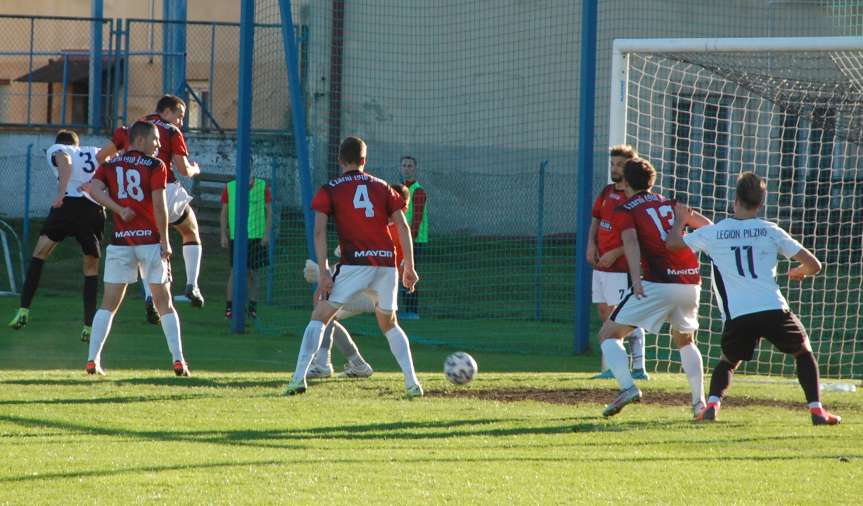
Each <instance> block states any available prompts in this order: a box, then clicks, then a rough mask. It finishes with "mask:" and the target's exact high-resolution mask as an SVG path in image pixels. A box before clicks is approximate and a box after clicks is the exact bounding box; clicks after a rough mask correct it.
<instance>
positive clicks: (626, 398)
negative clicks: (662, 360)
mask: <svg viewBox="0 0 863 506" xmlns="http://www.w3.org/2000/svg"><path fill="white" fill-rule="evenodd" d="M612 325H615V324H614V323H613V322H612ZM603 327H605V326H603ZM612 335H613V334H609V336H608V337H607V338H606V339H603V341H602V344H601V345H600V346H601V348H602V354H603V356H604V357H605V360H606V362H607V363H608V367H609V369H611V372H613V373H614V378H615V379H616V380H617V384H618V385H619V386H620V393H619V394H618V395H617V397H616V398H615V399H614V400H613V401H612V402H611V403H610V404H608V405H607V406H605V409H604V410H603V411H602V416H605V417H609V416H614V415H616V414H618V413H620V411H621V410H622V409H623V408H624V406H626V405H627V404H631V403H633V402H640V401H641V390H639V389H638V387H637V386H635V380H633V379H632V375H631V374H630V372H629V364H628V362H629V359H628V357H627V356H626V349H624V347H623V341H622V340H621V339H620V338H615V337H611V336H612Z"/></svg>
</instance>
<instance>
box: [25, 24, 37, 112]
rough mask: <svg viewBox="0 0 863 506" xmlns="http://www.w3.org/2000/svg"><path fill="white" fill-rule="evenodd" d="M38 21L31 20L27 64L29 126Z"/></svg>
mask: <svg viewBox="0 0 863 506" xmlns="http://www.w3.org/2000/svg"><path fill="white" fill-rule="evenodd" d="M35 23H36V19H35V18H30V58H29V62H28V64H27V125H30V109H31V107H32V105H33V46H34V43H35V40H34V38H35V37H36V26H35Z"/></svg>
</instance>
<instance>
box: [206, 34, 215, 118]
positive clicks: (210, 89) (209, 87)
mask: <svg viewBox="0 0 863 506" xmlns="http://www.w3.org/2000/svg"><path fill="white" fill-rule="evenodd" d="M215 80H216V24H215V23H213V24H211V25H210V80H209V81H207V108H208V109H210V114H212V115H213V116H215V115H216V113H215V111H213V104H214V103H215V102H213V82H214V81H215ZM208 126H209V125H208Z"/></svg>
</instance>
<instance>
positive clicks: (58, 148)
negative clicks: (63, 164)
mask: <svg viewBox="0 0 863 506" xmlns="http://www.w3.org/2000/svg"><path fill="white" fill-rule="evenodd" d="M71 147H72V146H67V145H65V144H54V145H53V146H51V147H50V148H48V150H47V151H45V156H46V157H47V159H48V168H50V169H51V170H52V171H53V172H54V177H60V171H59V170H58V169H57V164H56V163H54V155H56V154H57V153H66V154H67V155H69V158H72V152H71V150H70V149H69V148H71Z"/></svg>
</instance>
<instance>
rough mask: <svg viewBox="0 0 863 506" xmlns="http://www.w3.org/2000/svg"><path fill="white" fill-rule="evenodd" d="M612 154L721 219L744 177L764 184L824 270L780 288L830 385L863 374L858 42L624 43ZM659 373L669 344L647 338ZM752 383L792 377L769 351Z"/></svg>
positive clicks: (708, 348) (709, 304) (708, 297)
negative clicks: (644, 164) (644, 163)
mask: <svg viewBox="0 0 863 506" xmlns="http://www.w3.org/2000/svg"><path fill="white" fill-rule="evenodd" d="M613 54H614V57H613V62H612V73H613V76H612V100H611V115H610V118H609V119H610V142H611V144H615V143H618V142H627V143H629V144H632V145H633V146H635V147H636V149H637V150H638V152H639V153H640V154H641V156H643V157H645V158H647V159H648V160H650V161H651V162H652V163H653V164H654V165H655V167H656V169H657V171H658V172H659V177H658V179H657V187H656V188H655V190H656V191H658V192H661V193H663V194H665V195H666V196H668V197H674V198H677V199H679V200H681V201H683V202H686V203H688V204H689V205H690V206H692V207H693V208H695V209H696V210H699V211H701V212H702V213H704V214H705V215H707V216H708V217H710V218H712V219H713V220H714V221H718V220H720V219H722V218H724V217H726V216H727V215H728V214H729V213H731V212H732V210H731V204H732V203H733V198H734V186H735V182H736V177H737V175H738V174H739V173H740V172H741V171H753V172H755V173H757V174H759V175H761V176H763V177H766V179H767V183H768V192H769V194H768V200H767V204H766V206H765V209H764V212H763V217H764V218H765V219H767V220H770V221H773V222H776V223H778V224H779V225H780V226H781V227H782V228H783V229H785V230H787V231H788V232H789V233H791V235H792V236H794V237H795V238H796V239H797V240H799V241H800V242H801V243H802V244H803V245H804V246H806V247H807V248H809V249H810V250H811V251H813V252H814V253H815V255H816V256H817V257H818V258H820V259H821V261H822V262H823V263H824V270H823V272H822V273H821V274H819V275H818V276H816V277H815V278H814V279H812V280H807V281H805V282H803V283H795V282H789V281H788V279H787V277H786V276H785V273H786V272H787V269H788V265H789V264H788V262H780V267H779V273H778V279H779V282H780V286H781V287H782V291H783V293H784V294H785V296H786V298H787V299H788V302H789V303H790V305H791V308H792V310H793V311H795V312H796V313H797V314H798V315H799V316H800V318H801V319H802V321H803V323H804V325H805V326H806V328H807V330H808V331H809V335H810V338H811V341H812V346H813V349H814V352H815V354H816V357H817V358H818V361H819V363H820V366H821V373H822V374H823V375H825V376H830V377H844V378H848V377H860V375H861V373H863V341H861V339H860V337H861V336H863V315H861V303H863V267H862V266H861V250H863V119H861V118H863V40H861V39H860V38H855V37H822V38H766V39H764V38H762V39H758V38H754V39H676V40H675V39H664V40H632V39H630V40H617V41H615V50H614V53H613ZM705 264H708V260H707V259H706V258H704V257H703V256H702V271H703V274H704V284H703V289H702V306H701V315H700V321H701V326H702V330H701V331H700V332H699V337H698V340H699V344H700V346H701V349H702V352H705V355H706V356H707V357H709V362H710V363H715V361H716V360H718V358H719V355H720V345H719V342H720V336H721V331H722V321H721V318H720V315H719V311H718V309H717V306H716V302H715V300H714V295H713V293H712V291H711V290H710V274H709V268H708V265H705ZM648 343H652V345H650V349H648V358H649V360H651V361H652V363H653V366H654V368H655V369H656V370H663V371H664V370H669V369H676V368H677V367H678V364H679V362H678V355H677V353H676V352H675V351H674V347H673V345H672V344H671V343H670V340H669V337H668V335H667V334H665V335H662V336H659V338H658V339H648ZM741 370H742V371H746V372H752V373H761V374H776V375H791V374H793V373H794V362H793V359H791V358H790V357H788V356H785V355H783V354H782V353H781V352H778V351H777V350H776V349H775V348H774V347H773V346H772V345H771V344H770V343H768V342H766V341H762V343H761V345H760V347H759V349H758V350H757V352H756V355H755V358H754V360H752V361H751V362H749V363H746V364H745V365H743V366H741Z"/></svg>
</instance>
